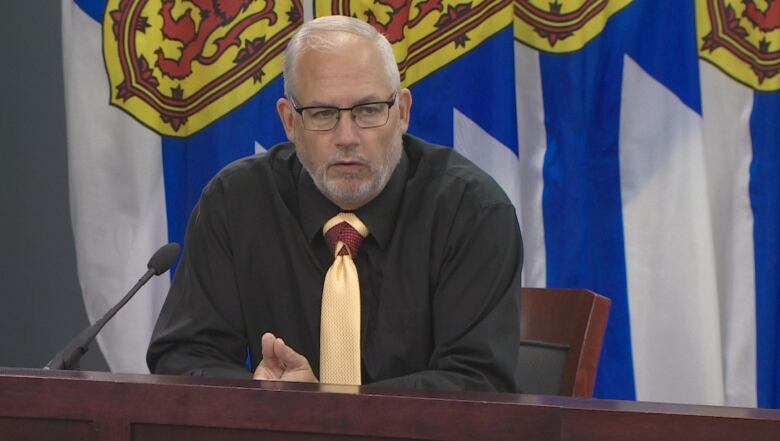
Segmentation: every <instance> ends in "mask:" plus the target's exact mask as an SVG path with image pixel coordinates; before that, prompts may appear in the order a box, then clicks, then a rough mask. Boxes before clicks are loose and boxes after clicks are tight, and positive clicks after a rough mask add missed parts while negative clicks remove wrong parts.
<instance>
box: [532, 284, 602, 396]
mask: <svg viewBox="0 0 780 441" xmlns="http://www.w3.org/2000/svg"><path fill="white" fill-rule="evenodd" d="M520 302H521V303H520V305H521V308H520V310H521V313H520V338H521V347H520V368H519V372H518V376H519V378H520V385H521V392H524V393H537V394H555V395H565V396H573V397H591V396H593V387H594V385H595V384H596V372H597V370H598V365H599V358H600V356H601V345H602V342H603V340H604V332H605V331H606V328H607V319H608V317H609V308H610V305H611V301H610V300H609V299H608V298H606V297H604V296H602V295H599V294H596V293H594V292H592V291H588V290H583V289H553V288H522V290H521V299H520ZM556 391H557V392H556Z"/></svg>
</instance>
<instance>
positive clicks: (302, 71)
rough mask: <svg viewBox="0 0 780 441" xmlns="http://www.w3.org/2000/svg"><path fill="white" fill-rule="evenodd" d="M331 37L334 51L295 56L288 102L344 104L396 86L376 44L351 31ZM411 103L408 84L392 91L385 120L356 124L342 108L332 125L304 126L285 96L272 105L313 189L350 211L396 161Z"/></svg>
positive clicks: (377, 187) (384, 96)
mask: <svg viewBox="0 0 780 441" xmlns="http://www.w3.org/2000/svg"><path fill="white" fill-rule="evenodd" d="M333 36H334V38H335V39H336V41H337V44H338V46H339V50H338V51H337V52H336V53H332V52H318V51H313V50H309V51H305V52H303V53H302V54H301V55H300V58H299V59H298V65H297V70H296V73H295V75H296V78H295V82H294V84H295V90H293V91H292V94H293V96H292V97H291V98H292V99H293V100H294V101H295V103H294V104H295V105H297V106H298V107H309V106H328V107H339V108H345V107H352V106H354V105H357V104H362V103H369V102H378V101H387V100H389V99H390V98H391V97H392V95H393V94H394V93H395V92H396V91H395V90H392V86H391V83H390V81H389V79H388V78H387V74H386V73H385V69H384V65H383V64H382V59H381V57H380V56H379V54H378V52H377V50H376V46H375V45H374V44H373V43H372V42H370V41H368V40H366V39H364V38H361V37H358V36H355V35H352V34H346V33H333ZM411 103H412V99H411V94H410V92H409V90H408V89H402V90H400V91H398V98H397V100H396V103H395V104H393V105H392V107H390V114H389V117H388V121H387V124H385V125H383V126H380V127H374V128H369V129H364V128H360V127H358V125H357V124H356V122H355V121H354V120H353V119H352V115H351V114H350V113H349V112H347V111H344V112H341V114H340V119H339V121H338V123H337V124H336V127H334V128H333V129H332V130H329V131H310V130H307V129H305V128H304V127H303V121H302V117H301V115H300V114H298V113H297V112H296V111H295V110H294V109H293V103H292V102H291V101H290V100H287V99H285V98H282V99H280V100H279V102H278V103H277V110H278V111H279V116H280V117H281V119H282V123H283V124H284V128H285V131H286V133H287V137H288V139H289V140H290V141H292V142H293V143H294V144H295V147H296V152H297V153H298V157H299V158H300V160H301V163H302V164H303V166H304V167H305V168H306V170H308V172H309V174H311V176H312V178H313V180H314V183H315V184H316V185H317V188H319V190H320V191H321V192H322V193H323V195H325V197H327V198H328V199H329V200H331V201H332V202H333V203H334V204H336V205H338V206H339V207H341V208H342V209H344V210H354V209H357V208H359V207H361V206H363V205H365V204H366V203H368V202H369V201H371V200H372V199H373V198H374V197H376V196H377V195H378V194H379V193H380V192H381V191H382V190H383V189H384V187H385V185H386V184H387V181H388V180H389V178H390V175H391V174H392V172H393V170H394V169H395V167H396V165H397V164H398V160H399V158H400V156H401V150H402V141H401V135H402V134H403V133H405V132H406V129H407V127H408V125H409V109H410V107H411Z"/></svg>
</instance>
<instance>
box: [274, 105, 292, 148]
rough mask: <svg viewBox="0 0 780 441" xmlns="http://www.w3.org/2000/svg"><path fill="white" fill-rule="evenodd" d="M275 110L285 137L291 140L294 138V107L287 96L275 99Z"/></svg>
mask: <svg viewBox="0 0 780 441" xmlns="http://www.w3.org/2000/svg"><path fill="white" fill-rule="evenodd" d="M276 111H277V112H279V119H281V120H282V125H283V126H284V133H286V134H287V139H288V140H289V141H290V142H293V140H294V139H295V124H294V122H295V109H293V106H292V103H291V102H290V100H288V99H287V98H279V100H278V101H276Z"/></svg>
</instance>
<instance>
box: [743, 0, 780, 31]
mask: <svg viewBox="0 0 780 441" xmlns="http://www.w3.org/2000/svg"><path fill="white" fill-rule="evenodd" d="M743 2H744V3H745V17H747V19H748V20H750V22H751V23H753V25H754V26H755V27H757V28H758V29H761V30H762V31H764V32H769V31H774V30H775V29H777V28H780V2H778V1H774V0H767V3H768V4H769V6H768V7H767V9H766V11H764V12H761V10H760V9H758V6H756V4H755V3H754V2H753V0H743Z"/></svg>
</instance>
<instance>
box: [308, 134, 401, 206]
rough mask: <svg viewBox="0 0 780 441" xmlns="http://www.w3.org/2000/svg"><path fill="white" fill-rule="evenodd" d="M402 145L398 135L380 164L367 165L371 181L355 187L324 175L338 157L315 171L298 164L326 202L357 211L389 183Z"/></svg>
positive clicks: (353, 155)
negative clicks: (307, 174)
mask: <svg viewBox="0 0 780 441" xmlns="http://www.w3.org/2000/svg"><path fill="white" fill-rule="evenodd" d="M402 145H403V140H402V138H401V134H400V133H399V134H398V136H397V137H396V141H395V142H394V144H393V145H392V146H390V148H388V149H387V151H386V153H385V156H384V157H383V158H382V161H381V163H379V164H371V165H370V166H371V169H370V174H371V178H370V179H369V180H368V181H365V182H361V183H359V184H357V185H356V186H349V187H348V188H344V187H345V186H343V185H339V183H338V182H336V181H335V180H332V179H329V178H328V176H327V173H328V166H329V165H331V164H332V163H334V162H337V161H338V160H339V159H340V158H339V157H334V158H331V159H330V160H329V161H328V162H325V163H323V164H320V165H319V167H317V168H316V169H314V170H312V169H311V168H310V167H309V164H307V163H306V162H304V161H301V163H302V164H303V168H304V169H305V170H306V172H307V173H309V176H311V178H312V180H313V181H314V185H315V186H316V187H317V189H318V190H319V191H320V193H322V194H323V195H324V196H325V197H326V198H328V200H330V201H331V202H333V203H334V204H336V205H338V206H339V207H341V208H344V207H354V208H353V209H356V208H359V207H362V206H363V205H365V204H367V203H368V202H370V201H371V200H373V199H374V198H375V197H376V196H377V195H379V193H381V192H382V190H384V188H385V186H386V185H387V182H388V181H390V176H392V174H393V171H395V168H396V166H397V165H398V162H399V161H400V160H401V152H402V151H403V147H402ZM349 157H350V158H355V159H358V160H360V161H363V162H368V158H366V157H365V156H363V155H361V154H359V153H350V154H349Z"/></svg>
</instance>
